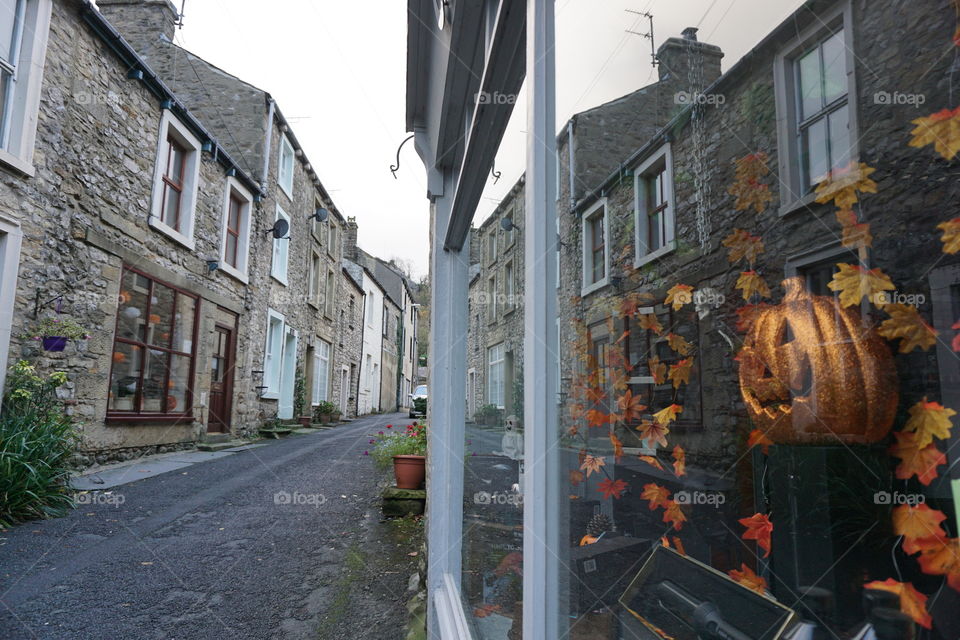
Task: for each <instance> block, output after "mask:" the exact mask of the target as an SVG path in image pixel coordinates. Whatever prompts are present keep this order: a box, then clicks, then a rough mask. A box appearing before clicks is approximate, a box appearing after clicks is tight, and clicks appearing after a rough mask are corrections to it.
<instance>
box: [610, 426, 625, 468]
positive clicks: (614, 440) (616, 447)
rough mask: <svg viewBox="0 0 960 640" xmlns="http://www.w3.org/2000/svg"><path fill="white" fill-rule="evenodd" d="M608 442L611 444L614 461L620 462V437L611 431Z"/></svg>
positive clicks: (621, 454)
mask: <svg viewBox="0 0 960 640" xmlns="http://www.w3.org/2000/svg"><path fill="white" fill-rule="evenodd" d="M610 444H611V445H613V457H614V459H615V460H616V462H620V458H622V457H623V443H622V442H621V441H620V438H618V437H617V435H616V434H615V433H612V432H611V433H610Z"/></svg>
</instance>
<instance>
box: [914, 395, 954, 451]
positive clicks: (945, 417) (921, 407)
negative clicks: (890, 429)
mask: <svg viewBox="0 0 960 640" xmlns="http://www.w3.org/2000/svg"><path fill="white" fill-rule="evenodd" d="M909 413H910V418H909V419H907V424H905V425H904V426H903V430H904V431H912V432H914V433H916V434H917V438H916V444H917V446H918V447H921V448H923V447H925V446H927V445H928V444H930V443H931V442H933V439H934V438H937V439H939V440H946V439H947V438H949V437H950V429H951V428H952V427H953V425H952V424H951V423H950V418H951V417H953V416H955V415H957V412H956V411H954V410H953V409H948V408H947V407H944V406H943V405H942V404H940V403H939V402H927V398H926V397H924V398H923V400H921V401H920V402H918V403H917V404H915V405H913V406H912V407H910V411H909Z"/></svg>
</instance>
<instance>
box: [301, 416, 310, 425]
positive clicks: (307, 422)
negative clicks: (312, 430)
mask: <svg viewBox="0 0 960 640" xmlns="http://www.w3.org/2000/svg"><path fill="white" fill-rule="evenodd" d="M312 421H313V416H300V424H301V425H303V426H304V427H309V426H310V423H311V422H312Z"/></svg>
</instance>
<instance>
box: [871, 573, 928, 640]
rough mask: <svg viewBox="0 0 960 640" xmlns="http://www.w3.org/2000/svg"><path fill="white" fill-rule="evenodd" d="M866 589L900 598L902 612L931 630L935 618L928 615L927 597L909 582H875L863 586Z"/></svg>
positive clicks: (891, 580) (888, 580) (890, 579)
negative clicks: (888, 593)
mask: <svg viewBox="0 0 960 640" xmlns="http://www.w3.org/2000/svg"><path fill="white" fill-rule="evenodd" d="M863 588H864V589H880V590H882V591H889V592H891V593H895V594H897V595H898V596H900V610H901V611H902V612H903V613H905V614H907V615H908V616H910V617H911V618H912V619H913V621H914V622H916V623H917V624H919V625H920V626H921V627H924V628H926V629H931V628H932V625H933V618H931V617H930V614H929V613H927V596H925V595H923V594H922V593H920V592H919V591H917V590H916V589H915V588H914V586H913V585H912V584H910V583H909V582H897V581H896V580H894V579H893V578H887V579H886V580H884V581H883V582H880V581H879V580H874V581H873V582H868V583H867V584H865V585H863Z"/></svg>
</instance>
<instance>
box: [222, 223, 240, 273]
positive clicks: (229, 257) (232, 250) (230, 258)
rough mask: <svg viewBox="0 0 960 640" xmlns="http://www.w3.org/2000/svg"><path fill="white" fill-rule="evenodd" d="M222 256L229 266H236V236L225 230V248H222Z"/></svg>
mask: <svg viewBox="0 0 960 640" xmlns="http://www.w3.org/2000/svg"><path fill="white" fill-rule="evenodd" d="M223 253H224V258H225V259H226V261H227V264H229V265H230V266H231V267H234V268H236V266H237V236H235V235H233V234H232V233H230V232H229V231H228V232H227V238H226V248H225V249H224V252H223Z"/></svg>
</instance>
